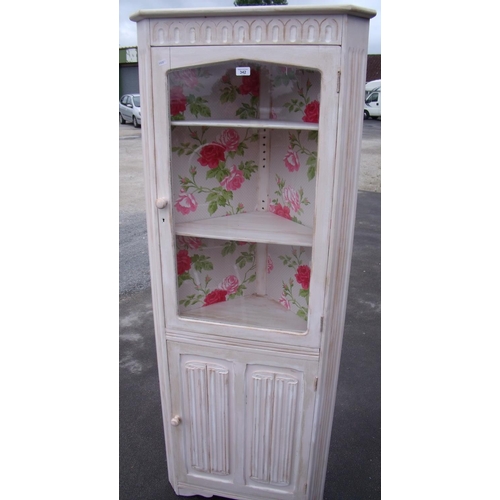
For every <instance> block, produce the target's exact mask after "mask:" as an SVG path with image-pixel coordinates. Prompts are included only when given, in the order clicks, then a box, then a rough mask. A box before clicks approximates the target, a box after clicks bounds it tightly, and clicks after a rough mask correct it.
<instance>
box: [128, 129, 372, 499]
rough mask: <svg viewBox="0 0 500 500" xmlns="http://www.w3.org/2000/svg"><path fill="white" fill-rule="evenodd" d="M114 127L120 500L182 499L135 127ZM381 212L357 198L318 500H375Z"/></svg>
mask: <svg viewBox="0 0 500 500" xmlns="http://www.w3.org/2000/svg"><path fill="white" fill-rule="evenodd" d="M366 124H367V122H365V126H366ZM368 124H369V125H370V122H368ZM369 125H368V126H369ZM379 125H380V122H379ZM379 125H378V127H379ZM122 127H127V126H126V125H122V126H120V135H121V139H123V140H121V141H120V318H119V320H120V362H119V365H120V426H119V428H120V435H119V438H120V484H119V487H120V500H173V499H178V498H187V497H178V496H177V495H176V494H175V492H174V491H173V489H172V487H171V486H170V484H169V482H168V475H167V466H166V455H165V442H164V437H163V423H162V416H161V404H160V393H159V385H158V372H157V363H156V351H155V339H154V324H153V312H152V306H151V289H150V282H149V264H148V257H147V238H146V219H145V214H144V208H143V207H144V201H143V193H144V187H143V184H142V183H143V178H142V164H141V161H140V159H138V158H139V157H138V156H137V155H138V154H139V155H140V151H141V143H140V129H134V128H132V127H130V126H129V128H123V129H122ZM122 130H123V133H122ZM378 130H379V131H380V127H379V128H378ZM370 133H371V134H373V130H372V131H371V132H370ZM375 135H376V131H375ZM364 139H365V135H364ZM370 139H372V137H370ZM375 141H376V138H375ZM373 144H375V143H371V144H370V148H374V147H375V155H377V154H378V155H380V142H378V150H377V146H376V145H375V146H374V145H373ZM134 158H135V160H134ZM378 161H379V162H380V158H379V156H378ZM363 162H365V164H366V163H367V162H368V163H370V161H369V159H368V160H367V157H366V156H365V157H364V158H363V157H362V162H361V163H362V167H363ZM372 163H373V162H372ZM379 165H380V163H379ZM134 171H135V173H134ZM378 176H379V179H380V174H378ZM139 188H140V190H139ZM141 203H142V205H141ZM141 207H142V208H141ZM380 211H381V196H380V192H377V191H363V190H361V191H359V193H358V207H357V215H356V227H355V233H354V248H353V257H352V265H351V274H350V284H349V296H348V302H347V313H346V322H345V331H344V343H343V347H342V357H341V364H340V375H339V384H338V389H337V401H336V406H335V415H334V421H333V427H332V438H331V444H330V454H329V460H328V469H327V476H326V482H325V492H324V496H323V499H324V500H375V499H380V497H381V477H380V476H381V448H380V441H381V401H380V400H381V388H380V370H381V354H380V343H381V331H380V315H381V311H380V309H381V301H380V273H381V267H380V258H381V251H380ZM190 498H192V499H193V500H198V499H200V500H201V499H202V498H203V497H199V496H194V497H190ZM212 498H213V499H214V500H216V499H218V498H220V497H217V496H214V497H212Z"/></svg>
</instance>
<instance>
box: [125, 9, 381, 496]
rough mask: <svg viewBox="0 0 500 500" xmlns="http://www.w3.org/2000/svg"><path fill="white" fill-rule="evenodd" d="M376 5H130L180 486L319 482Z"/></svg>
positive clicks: (164, 382) (154, 280) (285, 487)
mask: <svg viewBox="0 0 500 500" xmlns="http://www.w3.org/2000/svg"><path fill="white" fill-rule="evenodd" d="M374 15H375V13H374V12H373V11H371V10H367V9H362V8H357V7H352V6H336V7H314V8H292V7H247V8H243V7H240V8H231V9H208V10H204V11H200V10H193V9H180V10H148V11H139V12H137V13H136V14H134V15H133V16H131V19H132V20H134V21H136V22H137V23H138V40H139V47H138V53H139V74H140V92H141V101H142V103H141V111H142V137H143V153H144V168H145V181H146V203H147V223H148V238H149V257H150V266H151V284H152V300H153V311H154V318H155V330H156V340H157V353H158V368H159V380H160V388H161V397H162V408H163V417H164V428H165V440H166V447H167V463H168V474H169V479H170V482H171V484H172V486H173V488H174V490H175V491H176V493H177V494H179V495H186V496H188V495H196V494H199V495H203V496H213V495H219V496H223V497H228V498H235V499H258V498H261V499H315V500H318V499H320V498H322V491H323V486H324V479H325V474H326V465H327V459H328V451H329V442H330V432H331V426H332V419H333V410H334V402H335V393H336V386H337V377H338V369H339V363H340V351H341V344H342V334H343V327H344V316H345V307H346V300H347V288H348V278H349V268H350V258H351V249H352V240H353V230H354V218H355V207H356V196H357V176H358V164H359V154H360V145H361V133H362V120H363V102H364V101H363V97H364V84H365V71H366V58H367V43H368V27H369V19H370V18H371V17H373V16H374Z"/></svg>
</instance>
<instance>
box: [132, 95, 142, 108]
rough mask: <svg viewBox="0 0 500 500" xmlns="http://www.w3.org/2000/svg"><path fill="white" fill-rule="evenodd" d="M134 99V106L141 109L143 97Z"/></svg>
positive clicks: (136, 96)
mask: <svg viewBox="0 0 500 500" xmlns="http://www.w3.org/2000/svg"><path fill="white" fill-rule="evenodd" d="M133 99H134V105H135V106H136V107H137V108H140V107H141V97H140V96H138V95H135V96H134V97H133Z"/></svg>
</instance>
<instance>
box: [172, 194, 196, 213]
mask: <svg viewBox="0 0 500 500" xmlns="http://www.w3.org/2000/svg"><path fill="white" fill-rule="evenodd" d="M174 206H175V209H176V210H177V211H178V212H180V213H181V214H183V215H187V214H188V213H189V212H195V211H196V209H197V208H198V203H197V202H196V198H195V197H194V196H193V195H192V194H189V193H186V191H185V190H184V189H181V191H180V193H179V197H178V198H177V200H176V202H175V203H174Z"/></svg>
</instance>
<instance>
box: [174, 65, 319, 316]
mask: <svg viewBox="0 0 500 500" xmlns="http://www.w3.org/2000/svg"><path fill="white" fill-rule="evenodd" d="M214 68H215V67H214ZM214 68H204V69H200V68H198V69H189V70H182V71H177V72H173V73H171V77H170V78H171V79H170V88H171V96H170V101H171V110H172V115H173V116H172V119H173V120H183V119H193V117H195V118H200V119H203V117H210V116H212V114H214V117H216V118H217V117H219V114H220V112H219V111H218V110H217V111H216V109H217V108H219V107H220V109H221V108H222V107H224V106H233V107H232V109H233V110H236V111H235V117H236V118H240V119H252V118H258V109H259V93H260V86H259V78H258V76H259V68H257V67H256V68H252V73H251V77H247V78H245V77H239V78H237V77H235V75H234V71H228V72H227V73H225V74H221V75H220V77H219V83H218V84H216V85H218V89H219V91H220V94H219V96H220V99H219V101H220V102H213V101H212V100H211V99H210V98H208V100H207V99H205V97H206V95H207V93H206V90H204V87H207V85H206V83H205V82H207V81H208V80H207V79H208V78H212V80H210V81H213V75H211V74H210V72H211V71H212V70H213V69H214ZM271 69H272V68H271ZM276 70H277V71H276ZM310 76H311V75H310V72H308V71H306V70H297V69H293V68H275V70H274V74H273V73H272V72H271V86H272V88H277V87H280V86H286V87H287V92H288V94H287V93H286V92H285V93H284V94H283V92H282V95H291V94H290V92H289V90H290V91H293V92H294V93H295V95H294V98H293V99H292V98H290V99H289V101H288V102H286V103H284V105H283V104H282V103H279V104H278V103H276V102H275V103H274V104H273V103H271V109H270V112H269V114H270V118H272V119H293V118H292V116H294V115H295V116H296V120H297V121H299V122H302V123H317V121H318V120H319V115H320V103H319V94H318V91H317V90H315V89H317V85H316V80H317V79H316V80H314V79H312V81H313V82H314V84H313V83H311V78H310ZM207 88H208V87H207ZM214 88H217V86H216V87H214ZM315 92H316V93H315ZM277 95H278V94H277ZM285 99H286V98H285ZM283 112H288V117H287V116H283ZM221 116H223V117H225V116H226V115H221ZM228 117H229V118H230V116H228ZM173 124H175V123H174V122H173ZM179 128H180V127H179ZM185 132H186V134H184V135H183V136H182V137H183V139H182V141H179V142H176V143H175V144H174V148H173V151H174V153H177V155H178V156H186V159H189V162H190V163H189V165H188V166H186V169H185V171H184V175H179V176H178V179H177V182H178V186H179V188H178V190H177V193H178V194H177V197H176V198H175V202H174V209H175V211H176V212H177V213H178V214H180V215H181V216H186V215H189V214H191V213H195V212H197V210H199V208H200V206H203V210H207V209H208V214H209V216H212V215H214V214H215V213H216V212H217V215H224V214H229V215H233V214H237V213H242V212H244V211H245V206H244V205H243V203H241V198H240V199H236V196H239V193H240V192H241V191H242V188H243V187H244V186H246V183H247V182H248V181H249V180H251V178H252V175H253V174H254V173H255V172H256V171H257V168H258V166H257V163H256V162H255V161H254V160H253V159H250V158H248V156H245V152H246V150H247V149H248V144H249V142H255V141H257V140H258V135H257V133H256V131H255V130H252V129H247V130H245V129H239V128H238V129H234V128H221V129H219V131H218V132H217V135H216V136H215V137H212V138H211V139H210V140H208V139H207V137H206V136H207V135H208V134H207V130H206V129H205V127H194V128H189V129H188V130H187V129H185ZM287 133H288V144H287V149H286V151H283V152H282V153H281V156H280V158H282V166H283V169H284V172H283V171H280V175H275V191H274V196H273V195H272V194H271V191H272V190H270V193H269V194H270V196H269V205H268V210H269V211H270V212H272V213H275V214H276V215H279V216H281V217H284V218H286V219H289V220H292V221H294V222H298V223H302V222H301V215H302V214H303V213H304V208H305V207H306V206H307V205H309V204H310V202H309V200H308V199H307V197H306V196H305V195H304V190H303V188H302V187H300V184H299V182H300V183H301V181H299V182H297V180H298V179H299V178H300V179H302V178H303V177H305V175H307V180H308V181H311V180H312V179H313V178H314V177H315V174H316V163H317V152H316V151H315V150H314V149H313V148H314V146H313V147H311V145H312V144H313V142H314V143H316V142H317V132H316V131H303V130H300V129H298V130H297V131H290V132H287ZM179 137H180V136H179ZM186 137H187V140H185V138H186ZM305 138H307V140H308V142H306V141H305ZM237 157H240V158H237ZM256 159H257V158H256V157H255V160H256ZM188 169H189V173H187V171H188ZM285 172H288V173H289V175H288V174H287V175H285ZM299 174H300V177H298V175H299ZM202 177H205V178H203V179H202ZM174 181H175V179H174ZM298 184H299V185H298ZM302 185H304V184H302ZM247 189H248V188H247ZM233 193H234V194H233ZM245 204H246V202H245ZM249 208H250V210H254V209H255V207H253V206H252V207H249ZM221 209H222V210H221ZM218 210H219V212H218ZM177 242H178V251H183V250H185V251H186V252H187V253H186V254H185V253H182V254H180V255H181V256H182V258H183V259H182V262H183V263H190V268H189V269H187V270H186V271H185V272H183V273H182V274H181V275H179V276H178V279H179V280H180V281H179V287H181V288H182V290H187V288H189V292H188V293H187V295H186V293H184V294H183V295H182V298H181V300H180V305H181V306H182V307H184V308H190V307H201V306H203V305H205V306H207V307H208V306H209V304H212V303H217V302H219V301H221V300H231V299H232V298H234V297H236V296H238V295H242V294H243V291H244V289H245V288H246V287H247V286H249V285H250V283H251V282H252V281H253V280H254V279H255V276H256V275H255V262H254V261H253V262H252V261H251V259H249V258H248V255H247V256H246V257H245V259H244V260H243V262H244V263H245V266H246V267H244V268H243V271H242V273H243V272H244V275H241V276H240V275H239V274H234V273H226V275H225V276H222V278H223V279H222V281H221V282H219V284H218V285H217V286H216V287H213V286H211V281H212V277H211V274H212V271H213V272H214V273H215V272H216V271H215V270H214V269H213V266H214V265H216V264H217V265H218V262H219V261H220V260H221V259H211V258H209V254H207V253H206V252H207V250H206V248H205V247H206V241H205V240H203V241H202V240H201V239H200V238H189V237H178V239H177ZM234 245H235V247H236V249H240V245H239V244H238V243H236V242H234ZM250 245H252V244H247V247H241V251H247V253H249V252H248V247H249V246H250ZM236 249H235V250H233V251H234V252H236V251H237V250H236ZM250 254H251V252H250ZM226 256H229V254H226ZM300 256H301V253H300V250H296V249H293V248H292V255H289V254H288V253H287V254H286V255H281V256H280V260H282V261H283V263H284V262H285V260H287V259H289V260H288V262H289V263H288V264H287V266H288V267H291V266H293V267H294V270H295V273H294V276H293V277H290V279H289V280H288V281H283V284H282V295H281V297H279V296H277V297H276V300H278V301H279V303H280V304H282V306H283V307H285V308H286V309H287V310H293V311H294V312H295V313H296V314H297V315H299V316H300V317H302V318H304V319H305V320H307V309H308V307H307V306H308V299H309V296H308V293H309V288H308V287H307V288H305V287H303V286H302V285H301V282H302V283H305V282H306V280H307V279H308V278H307V276H308V274H307V270H308V269H309V267H308V265H307V262H301V258H300ZM225 260H227V259H222V261H225ZM179 262H181V261H179ZM240 262H241V261H240ZM234 265H235V266H237V264H234ZM211 266H212V267H211ZM185 267H186V268H187V264H186V265H185ZM275 268H276V266H275V263H273V261H272V259H271V257H270V255H269V256H268V261H267V272H268V273H271V272H272V271H273V270H274V269H275ZM299 268H300V269H299ZM180 269H183V267H180ZM309 273H310V269H309ZM297 276H298V277H299V278H297ZM219 279H220V278H219ZM297 279H300V280H301V282H299V281H297ZM188 283H189V285H188ZM278 297H279V299H278Z"/></svg>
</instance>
